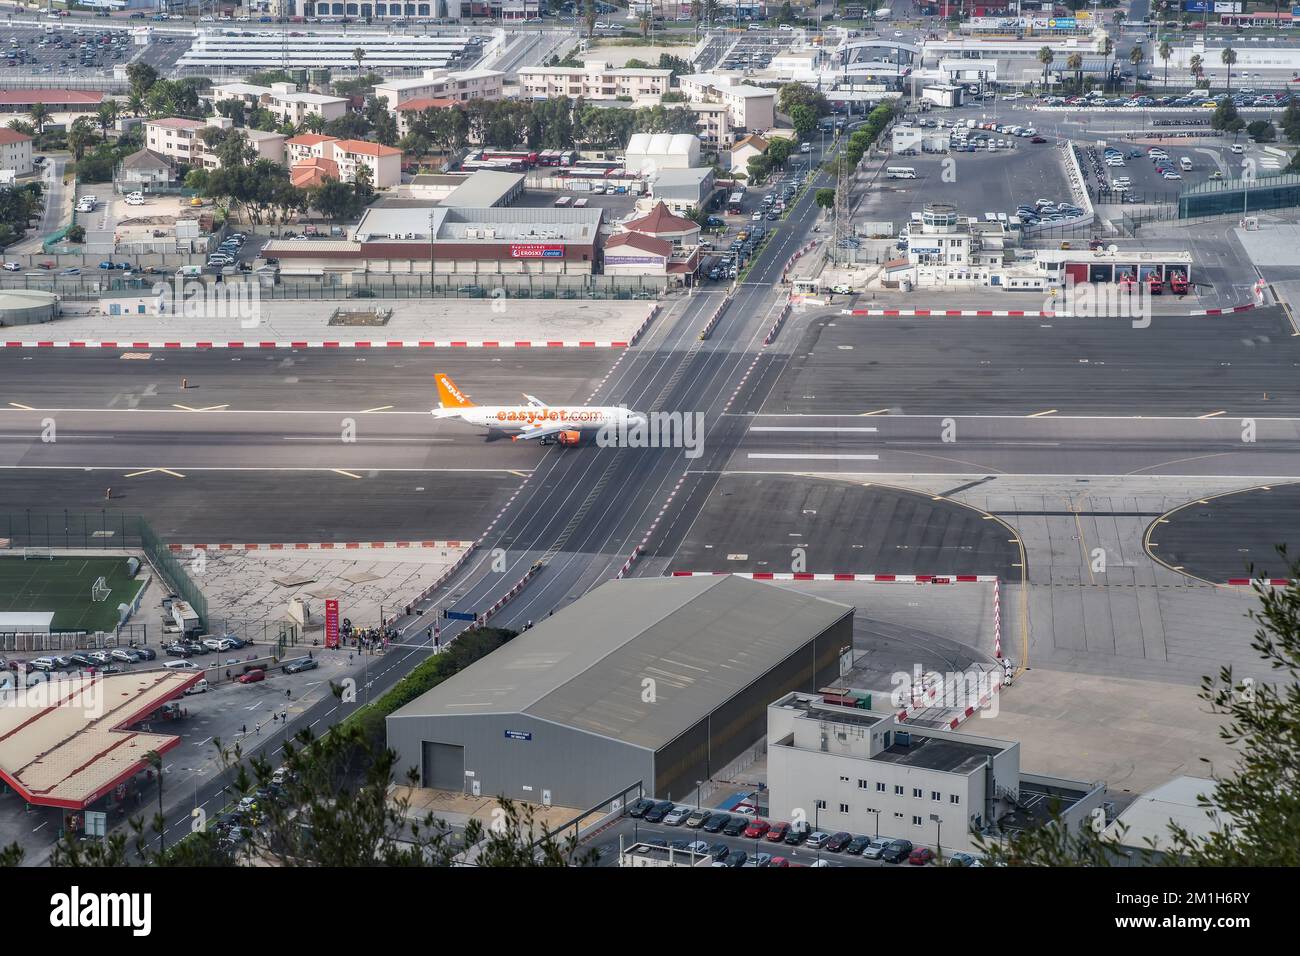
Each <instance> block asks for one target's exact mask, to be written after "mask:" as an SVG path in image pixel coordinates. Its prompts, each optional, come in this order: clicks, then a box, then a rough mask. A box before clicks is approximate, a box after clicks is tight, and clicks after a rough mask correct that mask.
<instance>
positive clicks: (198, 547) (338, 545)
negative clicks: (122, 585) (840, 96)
mask: <svg viewBox="0 0 1300 956" xmlns="http://www.w3.org/2000/svg"><path fill="white" fill-rule="evenodd" d="M472 547H474V544H473V542H471V541H320V542H315V543H308V542H303V541H294V542H283V543H277V544H169V545H167V549H168V550H169V551H309V550H320V551H356V550H368V549H372V548H373V549H385V548H472Z"/></svg>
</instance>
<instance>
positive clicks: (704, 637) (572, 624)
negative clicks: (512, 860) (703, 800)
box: [388, 575, 853, 809]
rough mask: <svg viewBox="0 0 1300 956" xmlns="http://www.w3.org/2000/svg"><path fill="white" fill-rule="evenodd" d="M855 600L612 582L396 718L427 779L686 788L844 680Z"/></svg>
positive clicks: (667, 790) (487, 788) (507, 791)
mask: <svg viewBox="0 0 1300 956" xmlns="http://www.w3.org/2000/svg"><path fill="white" fill-rule="evenodd" d="M852 644H853V608H852V607H849V606H848V605H845V604H839V603H836V602H834V601H828V600H825V599H824V598H818V597H813V596H811V595H807V594H803V593H801V592H799V591H796V590H792V589H790V588H786V587H781V586H779V585H775V584H765V583H760V582H756V581H751V580H748V579H744V578H737V577H733V576H731V575H717V576H710V577H677V578H674V577H662V578H630V579H625V580H621V581H607V582H605V583H604V584H602V585H601V586H600V587H598V588H596V589H594V590H593V591H591V592H590V593H589V594H587V595H586V596H585V597H583V598H582V599H581V600H579V601H576V602H574V603H573V604H570V605H569V606H568V607H566V608H564V609H563V610H562V611H557V612H556V613H555V614H554V615H553V616H551V617H549V618H547V619H546V620H544V621H542V622H540V623H538V624H537V625H535V626H534V627H532V628H531V629H529V630H528V631H526V632H524V633H523V634H520V635H519V636H518V637H516V638H515V639H514V640H512V641H510V642H509V643H507V644H506V645H504V646H503V647H500V648H498V649H497V650H495V651H493V652H492V653H491V654H489V655H488V656H487V657H485V658H483V659H482V660H480V661H477V662H476V663H474V664H472V665H471V666H470V667H467V668H466V669H465V670H463V671H461V672H460V673H459V674H457V675H455V676H454V677H452V678H450V679H449V680H446V681H444V682H443V683H442V684H439V685H438V686H437V687H435V688H433V689H432V690H430V691H429V692H428V693H426V694H424V695H423V696H421V697H418V698H417V699H415V700H413V701H411V702H410V703H409V704H406V705H405V706H404V707H402V708H400V709H399V710H397V711H396V712H395V713H393V714H392V715H390V716H389V717H388V744H389V746H390V747H392V748H393V749H394V750H396V751H397V753H398V755H399V757H400V759H399V762H398V768H400V770H401V772H405V770H406V769H407V768H408V767H415V768H417V769H418V771H419V775H420V780H421V785H422V786H425V787H435V788H440V789H447V790H466V791H472V790H473V789H474V786H473V785H474V784H477V785H478V788H479V792H480V793H481V794H482V795H483V796H490V797H494V796H505V797H509V798H511V799H515V800H527V801H530V802H533V803H545V804H548V805H557V806H569V807H576V808H584V809H585V808H587V807H590V806H595V805H597V804H599V803H601V802H603V801H604V800H606V799H607V798H609V797H610V796H612V795H614V794H616V793H619V792H621V791H623V790H624V789H626V788H627V787H630V786H633V785H635V784H636V783H637V782H638V781H640V782H641V784H642V787H643V789H644V792H645V793H647V794H653V795H655V796H658V797H660V798H662V799H672V798H677V799H682V798H684V797H685V796H686V794H688V793H689V792H691V791H692V790H694V789H695V783H696V781H697V780H706V779H708V778H709V777H710V776H712V775H713V774H715V773H717V772H718V771H720V770H722V769H723V768H724V767H726V766H727V764H728V763H730V762H731V761H732V760H734V759H735V758H736V757H737V756H739V755H740V754H741V753H742V752H743V751H744V750H745V749H746V748H747V747H750V746H752V745H753V744H754V743H755V742H756V741H758V740H760V739H761V738H762V737H763V735H764V734H765V733H766V730H767V705H768V704H770V703H771V702H772V701H774V700H776V699H778V698H779V697H781V696H782V695H784V694H786V693H788V692H790V691H795V690H801V691H815V690H818V689H819V688H821V687H825V686H827V685H831V684H834V683H836V681H837V680H838V678H839V673H840V670H839V662H840V655H841V653H843V652H845V651H846V650H847V649H848V648H850V647H851V646H852Z"/></svg>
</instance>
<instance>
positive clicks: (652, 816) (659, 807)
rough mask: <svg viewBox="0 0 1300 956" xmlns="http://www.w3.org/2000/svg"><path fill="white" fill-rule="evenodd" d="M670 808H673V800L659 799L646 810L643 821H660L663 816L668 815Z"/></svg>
mask: <svg viewBox="0 0 1300 956" xmlns="http://www.w3.org/2000/svg"><path fill="white" fill-rule="evenodd" d="M672 808H673V802H672V801H671V800H660V801H659V802H658V803H656V804H655V805H654V806H653V807H651V808H650V809H649V810H647V811H646V814H645V822H646V823H662V822H663V819H664V817H666V816H667V815H668V813H669V811H671V810H672Z"/></svg>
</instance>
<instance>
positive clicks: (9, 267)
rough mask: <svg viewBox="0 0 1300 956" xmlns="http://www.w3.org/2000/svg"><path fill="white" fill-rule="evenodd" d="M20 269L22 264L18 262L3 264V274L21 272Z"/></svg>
mask: <svg viewBox="0 0 1300 956" xmlns="http://www.w3.org/2000/svg"><path fill="white" fill-rule="evenodd" d="M22 268H23V267H22V264H21V263H18V262H6V263H5V272H21V271H22Z"/></svg>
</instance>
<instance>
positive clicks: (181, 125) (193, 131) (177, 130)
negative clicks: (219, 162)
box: [144, 116, 211, 166]
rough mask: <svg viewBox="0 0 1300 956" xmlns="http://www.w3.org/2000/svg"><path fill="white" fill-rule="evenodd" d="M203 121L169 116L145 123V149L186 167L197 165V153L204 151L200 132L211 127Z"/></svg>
mask: <svg viewBox="0 0 1300 956" xmlns="http://www.w3.org/2000/svg"><path fill="white" fill-rule="evenodd" d="M210 125H211V124H210V123H207V122H205V121H203V120H194V119H184V118H182V117H179V116H168V117H164V118H162V119H150V120H145V121H144V145H145V149H148V150H150V151H151V152H155V153H158V154H159V155H160V156H166V157H167V158H168V159H171V160H174V161H175V162H178V163H181V164H182V165H185V166H191V165H196V162H197V156H196V152H197V151H198V150H201V149H202V146H203V144H202V142H201V141H200V140H199V138H198V135H199V130H202V129H206V128H207V127H208V126H210Z"/></svg>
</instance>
